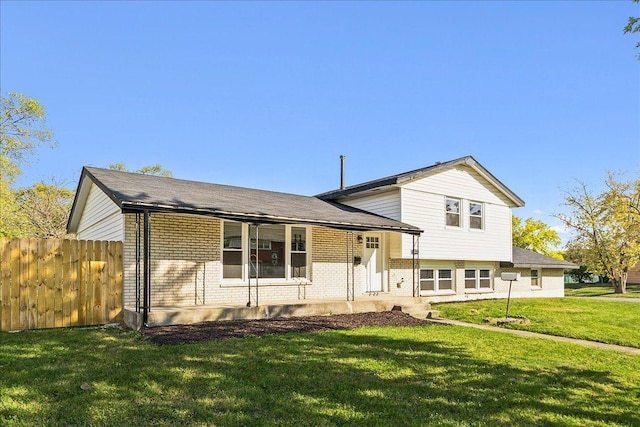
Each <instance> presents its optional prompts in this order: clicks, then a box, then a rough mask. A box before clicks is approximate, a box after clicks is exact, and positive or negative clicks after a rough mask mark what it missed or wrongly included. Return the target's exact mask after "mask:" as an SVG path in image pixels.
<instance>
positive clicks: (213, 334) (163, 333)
mask: <svg viewBox="0 0 640 427" xmlns="http://www.w3.org/2000/svg"><path fill="white" fill-rule="evenodd" d="M428 324H430V322H429V321H428V320H421V319H416V318H415V317H411V316H410V315H408V314H406V313H403V312H401V311H383V312H371V313H357V314H336V315H332V316H308V317H286V318H285V317H282V318H276V319H260V320H226V321H218V322H202V323H195V324H191V325H173V326H154V327H151V328H147V329H144V330H143V331H142V332H143V334H144V335H145V336H146V337H148V338H149V339H150V340H151V341H152V342H154V343H156V344H160V345H162V344H180V343H189V342H196V341H211V340H221V339H226V338H243V337H246V336H262V335H272V334H284V333H287V332H317V331H331V330H339V329H355V328H359V327H362V326H422V325H428Z"/></svg>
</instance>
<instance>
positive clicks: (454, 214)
mask: <svg viewBox="0 0 640 427" xmlns="http://www.w3.org/2000/svg"><path fill="white" fill-rule="evenodd" d="M444 203H445V215H446V224H447V226H449V227H460V205H461V204H462V203H461V200H460V199H451V198H447V199H445V202H444Z"/></svg>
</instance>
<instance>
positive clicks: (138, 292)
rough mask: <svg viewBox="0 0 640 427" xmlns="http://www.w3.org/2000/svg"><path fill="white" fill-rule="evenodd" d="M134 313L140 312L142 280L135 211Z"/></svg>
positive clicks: (138, 234)
mask: <svg viewBox="0 0 640 427" xmlns="http://www.w3.org/2000/svg"><path fill="white" fill-rule="evenodd" d="M135 215H136V230H135V231H136V238H135V241H136V301H135V302H136V313H140V307H141V304H140V295H141V291H140V285H141V282H142V280H141V279H142V277H141V276H142V274H141V268H140V249H141V247H142V242H141V237H140V230H141V229H140V213H139V212H136V214H135Z"/></svg>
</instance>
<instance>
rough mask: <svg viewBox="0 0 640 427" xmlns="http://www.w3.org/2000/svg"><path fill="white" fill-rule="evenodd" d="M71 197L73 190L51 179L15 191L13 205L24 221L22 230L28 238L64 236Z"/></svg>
mask: <svg viewBox="0 0 640 427" xmlns="http://www.w3.org/2000/svg"><path fill="white" fill-rule="evenodd" d="M73 196H74V192H73V191H72V190H70V189H68V188H65V187H64V186H63V185H61V184H60V183H58V182H56V181H55V180H53V179H52V180H51V182H49V183H45V182H39V183H37V184H34V185H32V186H31V187H28V188H22V189H20V190H18V191H17V197H16V199H17V200H16V202H17V203H16V204H17V206H18V207H19V209H21V210H22V212H24V214H25V216H26V218H27V224H25V227H24V230H25V231H27V234H28V235H29V237H40V238H50V237H54V238H62V237H64V236H65V235H66V234H67V220H68V219H69V211H70V210H71V204H72V203H73Z"/></svg>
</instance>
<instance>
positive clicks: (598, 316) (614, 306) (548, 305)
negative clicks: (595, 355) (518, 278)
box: [434, 298, 640, 348]
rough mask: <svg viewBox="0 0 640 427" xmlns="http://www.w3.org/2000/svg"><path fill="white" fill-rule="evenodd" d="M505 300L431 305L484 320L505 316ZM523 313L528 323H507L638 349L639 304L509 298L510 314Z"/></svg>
mask: <svg viewBox="0 0 640 427" xmlns="http://www.w3.org/2000/svg"><path fill="white" fill-rule="evenodd" d="M506 304H507V301H506V300H484V301H468V302H461V303H446V304H437V305H434V308H436V309H438V310H440V315H441V316H442V317H445V318H448V319H455V320H462V321H466V322H472V323H484V319H485V318H487V317H491V318H497V317H504V315H505V309H506ZM515 315H520V316H525V317H527V318H528V319H529V320H530V321H531V323H530V324H528V325H517V324H514V325H510V326H509V328H513V329H523V330H529V331H534V332H541V333H544V334H551V335H559V336H566V337H572V338H583V339H588V340H592V341H599V342H604V343H609V344H619V345H626V346H631V347H638V348H640V333H638V327H639V326H640V303H636V302H623V301H602V300H594V299H589V298H522V299H512V300H511V305H510V307H509V316H515Z"/></svg>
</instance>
